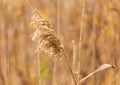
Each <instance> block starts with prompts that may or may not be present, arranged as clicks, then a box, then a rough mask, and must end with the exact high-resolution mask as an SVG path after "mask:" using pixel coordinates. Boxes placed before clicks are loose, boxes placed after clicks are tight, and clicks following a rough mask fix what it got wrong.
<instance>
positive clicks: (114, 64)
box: [113, 56, 117, 85]
mask: <svg viewBox="0 0 120 85" xmlns="http://www.w3.org/2000/svg"><path fill="white" fill-rule="evenodd" d="M115 61H116V57H115V56H113V66H114V85H116V81H117V77H116V75H117V74H116V63H115Z"/></svg>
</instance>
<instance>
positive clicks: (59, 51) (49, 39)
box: [32, 9, 64, 57]
mask: <svg viewBox="0 0 120 85" xmlns="http://www.w3.org/2000/svg"><path fill="white" fill-rule="evenodd" d="M32 24H34V25H35V27H36V30H35V32H34V34H33V37H32V40H33V41H37V43H38V45H37V49H36V51H37V52H41V51H43V52H45V53H46V54H48V55H50V56H53V57H57V56H60V57H61V56H63V53H64V52H63V47H62V45H61V43H60V39H59V38H58V37H57V35H56V33H55V31H54V29H52V27H51V26H50V24H49V22H48V21H47V20H45V19H44V18H43V17H42V16H41V15H40V13H39V12H38V11H37V10H36V9H35V10H34V13H33V16H32Z"/></svg>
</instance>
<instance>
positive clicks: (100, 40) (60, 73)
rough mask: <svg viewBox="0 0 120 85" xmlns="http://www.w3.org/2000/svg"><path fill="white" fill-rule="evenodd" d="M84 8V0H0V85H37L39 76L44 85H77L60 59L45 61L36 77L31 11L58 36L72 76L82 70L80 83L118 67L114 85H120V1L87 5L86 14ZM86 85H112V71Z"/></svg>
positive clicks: (103, 0) (104, 0)
mask: <svg viewBox="0 0 120 85" xmlns="http://www.w3.org/2000/svg"><path fill="white" fill-rule="evenodd" d="M83 4H84V1H83V0H0V85H38V81H39V79H38V73H39V72H40V82H41V85H74V83H73V80H72V77H71V74H70V72H69V70H68V68H67V67H66V63H65V62H64V60H63V59H62V58H58V59H56V60H54V59H51V58H50V57H49V56H47V55H41V56H40V69H41V70H40V71H39V72H38V63H37V61H38V60H37V59H38V58H37V53H35V49H36V43H35V42H33V41H32V40H31V38H32V34H33V32H34V31H35V28H34V26H31V25H30V22H31V16H32V11H33V10H32V9H31V7H35V8H36V9H38V10H39V11H40V12H41V14H42V15H43V16H44V17H45V18H46V19H47V20H49V22H50V23H51V25H52V27H53V28H54V29H55V31H56V33H57V34H58V35H59V37H60V39H61V41H62V42H63V44H64V48H65V51H66V55H67V56H68V58H69V60H70V63H71V66H73V70H74V72H75V73H77V72H78V68H80V77H79V78H78V79H77V80H79V79H81V78H83V77H85V76H86V75H88V74H89V73H91V72H93V71H94V70H95V69H96V68H97V67H98V66H100V65H102V64H104V63H108V64H111V65H113V61H115V65H116V68H117V69H116V85H120V71H119V67H120V0H86V1H85V7H84V13H82V9H83ZM82 16H83V17H82ZM81 29H82V42H81V49H79V48H78V45H79V37H80V33H81V32H80V30H81ZM79 57H80V58H79ZM114 57H115V59H114ZM78 58H79V59H78ZM74 62H75V63H74ZM79 62H80V66H79ZM73 63H74V64H73ZM75 75H76V74H75ZM83 85H114V71H113V70H112V69H107V70H105V71H102V72H99V73H97V74H95V75H94V76H93V77H90V78H89V79H87V80H86V81H85V83H83Z"/></svg>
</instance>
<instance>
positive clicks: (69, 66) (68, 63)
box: [64, 55, 77, 85]
mask: <svg viewBox="0 0 120 85" xmlns="http://www.w3.org/2000/svg"><path fill="white" fill-rule="evenodd" d="M64 58H65V61H66V63H67V66H68V68H69V70H70V73H71V75H72V77H73V80H74V82H75V85H77V82H76V78H75V75H74V73H73V71H72V67H71V65H70V62H69V60H68V58H67V56H66V55H64Z"/></svg>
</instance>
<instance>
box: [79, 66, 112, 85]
mask: <svg viewBox="0 0 120 85" xmlns="http://www.w3.org/2000/svg"><path fill="white" fill-rule="evenodd" d="M110 67H112V68H114V66H112V65H110V64H103V65H101V66H99V67H98V68H97V69H96V70H95V71H94V72H92V73H90V74H89V75H87V76H86V77H84V78H82V79H81V80H79V81H78V85H80V84H81V83H83V82H84V81H85V80H86V79H88V78H89V77H91V76H92V75H94V74H95V73H97V72H99V71H102V70H105V69H107V68H110Z"/></svg>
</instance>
